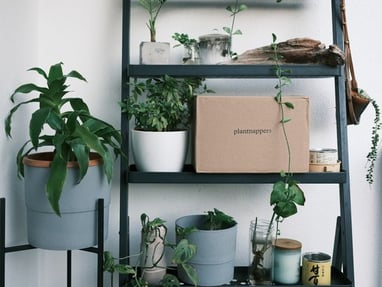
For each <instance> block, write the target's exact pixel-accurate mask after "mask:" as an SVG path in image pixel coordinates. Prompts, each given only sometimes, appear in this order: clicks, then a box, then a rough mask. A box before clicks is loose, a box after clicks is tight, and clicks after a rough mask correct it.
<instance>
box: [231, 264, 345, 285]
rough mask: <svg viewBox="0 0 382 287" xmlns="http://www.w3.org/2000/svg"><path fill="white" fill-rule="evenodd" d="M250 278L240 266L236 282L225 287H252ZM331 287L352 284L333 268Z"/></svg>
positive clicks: (235, 276) (237, 268)
mask: <svg viewBox="0 0 382 287" xmlns="http://www.w3.org/2000/svg"><path fill="white" fill-rule="evenodd" d="M247 277H248V267H246V266H240V267H236V268H235V275H234V280H233V281H232V282H231V283H230V284H229V285H224V286H250V285H249V284H248V281H247ZM272 286H274V287H277V286H278V287H281V286H284V287H285V286H286V285H280V284H277V283H276V284H274V285H272ZM288 286H294V287H297V286H306V285H302V283H301V282H300V283H298V284H295V285H288ZM330 286H331V287H351V286H352V283H351V281H350V280H349V279H347V278H346V276H345V275H344V274H343V273H342V272H340V271H339V270H338V269H337V268H335V267H332V269H331V285H330Z"/></svg>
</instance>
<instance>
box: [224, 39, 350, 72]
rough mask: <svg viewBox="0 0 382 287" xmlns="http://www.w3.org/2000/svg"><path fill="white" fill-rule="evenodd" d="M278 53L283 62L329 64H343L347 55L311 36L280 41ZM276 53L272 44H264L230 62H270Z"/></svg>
mask: <svg viewBox="0 0 382 287" xmlns="http://www.w3.org/2000/svg"><path fill="white" fill-rule="evenodd" d="M278 53H279V54H280V55H282V57H283V59H282V62H284V63H295V64H305V63H306V64H308V63H316V64H325V65H329V66H337V65H343V64H344V63H345V55H344V53H343V51H341V49H339V48H338V47H337V46H336V45H330V46H329V48H326V47H325V44H323V43H321V42H320V41H318V40H314V39H310V38H294V39H289V40H287V41H285V42H280V43H278ZM273 55H274V51H273V50H272V46H271V45H268V46H264V47H260V48H256V49H252V50H248V51H246V52H244V53H243V54H241V55H239V56H238V58H237V59H236V60H233V61H231V62H230V64H235V63H237V64H260V63H268V62H270V61H272V60H271V57H272V56H273Z"/></svg>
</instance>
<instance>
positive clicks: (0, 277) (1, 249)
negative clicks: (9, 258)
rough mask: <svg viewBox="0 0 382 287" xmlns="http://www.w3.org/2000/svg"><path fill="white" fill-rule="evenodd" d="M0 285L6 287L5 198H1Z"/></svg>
mask: <svg viewBox="0 0 382 287" xmlns="http://www.w3.org/2000/svg"><path fill="white" fill-rule="evenodd" d="M0 287H5V198H0Z"/></svg>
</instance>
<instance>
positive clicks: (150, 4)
mask: <svg viewBox="0 0 382 287" xmlns="http://www.w3.org/2000/svg"><path fill="white" fill-rule="evenodd" d="M166 1H167V0H139V4H141V6H142V7H143V8H144V9H146V10H147V12H148V13H149V22H148V23H147V24H146V25H147V27H148V28H149V31H150V41H151V42H156V21H157V17H158V15H159V12H160V10H161V8H162V7H163V5H164V4H165V3H166Z"/></svg>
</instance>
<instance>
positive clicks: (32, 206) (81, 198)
mask: <svg viewBox="0 0 382 287" xmlns="http://www.w3.org/2000/svg"><path fill="white" fill-rule="evenodd" d="M41 156H42V157H41ZM48 157H49V153H41V154H35V155H30V156H28V157H27V158H24V170H25V175H24V183H25V188H24V189H25V201H26V206H27V229H28V241H29V243H30V244H31V245H33V246H35V247H38V248H43V249H51V250H74V249H81V248H86V247H91V246H94V245H97V213H98V212H97V210H96V209H97V200H98V199H99V198H103V199H104V214H105V222H104V230H105V234H104V238H105V239H106V237H107V230H108V214H109V204H110V185H109V184H108V182H107V179H106V176H105V175H104V173H103V170H102V160H101V158H99V157H97V158H94V159H93V160H91V161H90V164H89V168H88V172H87V174H86V176H85V177H84V179H83V180H82V181H81V183H79V184H77V180H78V167H76V165H75V163H74V162H72V163H70V164H69V165H68V174H67V177H66V181H65V185H64V189H63V192H62V194H61V199H60V207H61V216H57V215H56V214H55V213H54V212H53V210H52V208H51V206H50V204H49V201H48V198H47V197H46V193H45V184H46V182H47V179H48V175H49V172H50V169H49V166H50V161H49V160H48V159H47V158H48Z"/></svg>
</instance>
